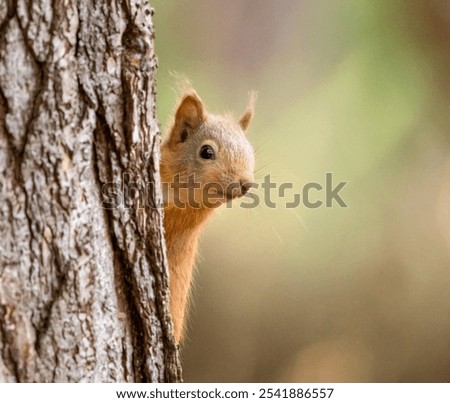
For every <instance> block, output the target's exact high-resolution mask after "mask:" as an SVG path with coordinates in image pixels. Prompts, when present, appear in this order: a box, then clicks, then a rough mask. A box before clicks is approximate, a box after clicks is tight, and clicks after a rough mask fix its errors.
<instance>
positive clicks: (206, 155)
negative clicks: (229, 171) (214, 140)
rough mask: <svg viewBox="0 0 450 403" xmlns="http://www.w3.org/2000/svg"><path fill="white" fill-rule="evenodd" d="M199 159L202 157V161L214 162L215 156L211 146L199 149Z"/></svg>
mask: <svg viewBox="0 0 450 403" xmlns="http://www.w3.org/2000/svg"><path fill="white" fill-rule="evenodd" d="M200 157H202V158H203V159H204V160H215V159H216V155H215V154H214V150H213V148H212V147H211V146H208V145H204V146H202V148H201V149H200Z"/></svg>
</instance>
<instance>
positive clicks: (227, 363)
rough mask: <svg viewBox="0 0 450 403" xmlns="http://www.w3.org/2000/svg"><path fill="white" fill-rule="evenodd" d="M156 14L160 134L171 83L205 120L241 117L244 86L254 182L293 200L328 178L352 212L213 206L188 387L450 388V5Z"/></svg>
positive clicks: (274, 4)
mask: <svg viewBox="0 0 450 403" xmlns="http://www.w3.org/2000/svg"><path fill="white" fill-rule="evenodd" d="M151 3H152V5H153V7H154V8H155V11H156V14H155V17H154V19H155V24H156V48H157V55H158V58H159V73H158V116H159V119H160V121H161V123H163V127H164V124H165V123H166V122H167V121H169V120H170V115H171V113H172V111H173V108H174V103H175V102H176V93H175V91H173V86H174V83H173V81H172V78H171V76H170V72H179V73H182V74H185V75H186V76H188V77H189V78H190V79H191V80H192V82H193V84H194V87H195V88H196V89H197V91H198V92H199V94H200V96H201V97H202V98H203V99H204V101H205V102H206V105H207V107H208V108H209V109H210V110H211V111H215V112H221V111H226V110H232V111H234V112H236V113H237V114H239V113H241V112H242V111H243V110H244V107H245V104H246V101H247V92H248V91H249V90H251V89H256V90H258V93H259V101H258V104H257V114H256V117H255V120H254V122H253V123H252V126H251V129H250V140H251V142H252V143H253V144H254V146H255V148H256V149H257V150H258V151H257V177H258V179H259V180H262V178H263V177H264V175H266V174H269V173H270V175H271V176H272V178H274V179H275V180H276V181H277V182H279V183H281V182H292V183H294V190H293V191H292V192H291V195H292V193H293V192H294V191H295V192H298V191H299V190H300V189H301V187H302V186H303V185H304V184H305V183H307V182H312V181H316V182H319V183H321V184H324V181H325V173H326V172H333V175H334V178H335V180H336V182H339V181H348V185H346V187H345V188H344V190H343V191H342V193H341V195H342V196H343V197H344V199H345V200H346V201H347V203H348V204H349V207H348V208H340V207H334V208H325V207H321V208H318V209H306V208H305V207H299V208H297V209H286V208H285V207H284V204H285V202H286V200H285V199H281V198H277V197H274V199H275V200H276V201H277V203H278V206H277V208H276V209H270V208H268V207H267V206H263V205H262V206H260V207H259V208H257V209H254V210H248V209H242V208H239V206H238V204H239V203H237V205H236V206H234V207H233V208H231V209H229V208H221V209H220V211H219V212H218V214H217V216H216V217H215V219H213V220H212V222H211V223H210V225H209V227H208V229H207V231H206V233H205V234H204V236H203V239H202V242H201V259H200V262H199V264H198V272H199V273H197V276H196V284H195V287H194V288H195V289H194V295H193V304H192V305H193V307H192V313H191V320H190V324H191V325H190V331H189V332H188V339H187V340H186V343H185V348H184V352H183V356H184V361H185V378H186V380H187V381H200V382H201V381H224V382H225V381H228V382H232V381H236V382H248V381H275V382H276V381H329V382H330V381H369V382H370V381H387V382H390V381H412V382H414V381H448V380H449V374H450V344H449V343H448V340H450V323H449V320H448V317H449V315H450V298H449V296H448V294H449V290H450V203H449V201H450V136H449V134H450V133H449V129H450V113H449V110H448V109H449V100H450V91H449V90H450V85H449V84H450V83H449V80H450V76H449V74H448V72H449V71H450V6H449V3H448V2H443V1H427V0H423V1H414V2H410V1H398V0H395V1H389V0H380V1H376V2H373V1H369V0H366V1H356V0H355V1H335V2H330V1H327V0H319V1H312V0H308V1H300V0H297V1H294V0H283V1H282V2H281V1H275V0H246V1H239V2H238V1H230V2H227V3H226V6H225V3H224V2H220V1H219V0H191V1H189V2H187V1H170V2H169V1H167V0H152V1H151ZM258 194H261V195H262V191H261V190H258ZM273 194H274V196H275V191H274V192H273Z"/></svg>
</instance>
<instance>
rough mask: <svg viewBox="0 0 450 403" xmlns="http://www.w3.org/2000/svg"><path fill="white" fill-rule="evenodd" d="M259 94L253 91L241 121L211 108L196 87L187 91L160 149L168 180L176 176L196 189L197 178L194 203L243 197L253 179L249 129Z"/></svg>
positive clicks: (217, 203)
mask: <svg viewBox="0 0 450 403" xmlns="http://www.w3.org/2000/svg"><path fill="white" fill-rule="evenodd" d="M255 99H256V97H255V95H254V94H251V96H250V101H249V104H248V106H247V109H246V111H245V112H244V114H243V115H242V117H241V118H240V119H239V120H237V119H235V118H234V117H232V116H230V115H214V114H210V113H208V112H207V111H206V108H205V106H204V104H203V102H202V100H201V99H200V97H199V96H198V94H197V93H196V92H195V91H194V90H190V91H189V92H187V93H185V94H184V96H183V97H182V99H181V102H180V104H179V105H178V108H177V110H176V113H175V122H174V124H173V127H172V129H171V131H170V134H169V136H168V138H167V139H166V141H165V142H164V143H163V145H162V149H161V150H162V162H161V176H162V179H163V182H166V183H173V182H174V179H175V177H176V176H178V178H179V182H181V183H185V184H186V183H189V184H190V185H189V186H188V187H191V188H192V182H195V186H194V187H195V191H194V192H195V202H199V203H200V205H201V206H205V205H206V206H208V205H210V206H212V207H215V206H217V205H219V204H222V203H224V202H226V201H227V200H230V199H233V198H236V197H241V196H244V195H245V194H246V193H247V192H248V191H249V190H250V188H251V187H252V184H253V182H254V176H253V171H254V165H255V159H254V151H253V148H252V146H251V145H250V143H249V141H248V140H247V137H246V135H245V131H246V130H247V128H248V126H249V125H250V121H251V120H252V117H253V113H254V103H255ZM175 180H176V179H175ZM181 199H186V195H184V196H181ZM183 201H186V200H183Z"/></svg>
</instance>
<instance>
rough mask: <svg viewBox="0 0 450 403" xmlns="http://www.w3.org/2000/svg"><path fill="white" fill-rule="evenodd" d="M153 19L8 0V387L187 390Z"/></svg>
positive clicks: (1, 247) (2, 80) (4, 127)
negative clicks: (85, 384)
mask: <svg viewBox="0 0 450 403" xmlns="http://www.w3.org/2000/svg"><path fill="white" fill-rule="evenodd" d="M152 14H153V10H152V8H151V7H150V5H149V4H148V1H147V0H0V178H1V182H0V251H1V257H0V259H1V260H0V381H3V382H5V381H12V382H58V381H64V382H79V381H96V382H108V381H110V382H143V381H149V382H150V381H151V382H162V381H169V382H173V381H181V369H180V364H179V358H178V351H177V347H176V344H175V341H174V338H173V332H172V322H171V319H170V314H169V309H168V307H169V303H168V298H169V295H168V269H167V258H166V254H165V242H164V236H163V227H162V211H161V209H160V208H152V207H151V205H155V202H156V200H158V198H159V192H160V179H159V143H160V135H159V129H158V125H157V121H156V117H155V70H156V65H157V62H156V57H155V54H154V46H153V36H154V33H153V25H152V18H151V17H152ZM110 183H115V184H116V187H117V186H119V187H120V188H124V187H126V185H127V184H130V186H134V187H138V188H139V189H141V190H142V189H143V187H144V185H145V186H146V189H145V190H146V192H147V193H146V195H147V197H148V201H149V203H146V204H144V205H143V204H142V197H139V195H138V194H137V192H134V193H133V192H132V193H131V194H130V195H129V196H130V197H129V198H128V199H125V196H126V195H125V194H123V192H122V193H121V192H117V191H115V192H109V193H108V197H109V199H108V200H109V201H111V198H112V201H113V202H114V203H113V204H120V206H119V207H118V208H109V209H105V208H103V207H104V206H105V204H104V201H105V199H104V197H103V194H104V193H105V189H106V188H105V186H109V185H107V184H110ZM148 184H150V185H151V186H148ZM102 203H103V204H102ZM108 206H109V207H110V205H108Z"/></svg>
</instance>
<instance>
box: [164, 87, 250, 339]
mask: <svg viewBox="0 0 450 403" xmlns="http://www.w3.org/2000/svg"><path fill="white" fill-rule="evenodd" d="M254 100H255V98H254V96H252V97H251V100H250V103H249V106H248V108H247V110H246V112H245V113H244V115H243V116H242V118H241V119H240V120H239V121H237V120H235V119H234V118H232V117H231V116H222V115H220V116H217V115H210V114H208V113H207V112H206V110H205V108H204V105H203V102H202V100H201V99H200V97H199V96H198V95H197V93H196V92H195V91H194V90H192V89H191V90H190V91H189V92H188V93H186V94H185V95H184V96H183V97H182V100H181V102H180V105H179V106H178V108H177V111H176V113H175V120H174V123H173V127H172V129H171V131H170V134H169V136H168V138H167V139H166V140H165V141H164V143H163V145H162V146H161V179H162V182H163V184H172V183H174V181H175V177H176V175H179V177H180V181H181V182H187V181H188V178H189V176H190V175H191V174H194V175H195V180H196V182H198V183H199V184H200V185H202V186H204V185H206V184H208V183H212V182H213V183H216V184H218V185H220V187H221V188H222V189H224V191H223V193H221V194H218V195H217V197H216V198H215V199H214V202H217V204H223V203H225V202H226V201H227V200H228V199H229V198H234V197H240V196H243V195H244V194H245V192H246V191H248V189H244V187H243V185H242V184H243V183H249V182H252V181H253V169H254V156H253V149H252V147H251V145H250V143H249V142H248V140H247V138H246V137H245V134H244V130H245V129H247V127H248V125H249V123H250V120H251V119H252V116H253V104H254ZM205 146H208V147H210V148H211V149H212V150H213V151H214V156H215V158H214V159H211V160H210V159H203V158H202V157H201V156H200V150H201V149H202V147H205ZM230 184H236V188H234V189H232V190H230V191H226V189H227V186H228V185H230ZM210 194H211V193H210ZM193 195H194V200H195V201H196V202H198V206H190V205H187V206H186V207H179V206H177V205H176V204H175V202H174V200H175V193H174V191H173V190H172V189H167V190H166V193H165V195H164V197H165V203H166V204H165V208H164V229H165V236H166V244H167V255H168V260H169V270H170V294H171V300H170V309H171V313H172V319H173V322H174V328H175V338H176V340H177V341H178V342H179V341H180V340H181V339H182V337H183V330H184V323H185V318H186V311H187V308H186V307H187V304H188V299H189V291H190V286H191V282H192V274H193V268H194V265H195V259H196V255H197V245H198V240H199V236H200V233H201V231H202V229H203V227H204V225H205V223H206V221H207V219H208V218H209V217H210V216H211V215H212V213H213V212H214V208H211V207H210V206H208V205H207V204H206V202H205V200H206V199H205V195H206V193H205V190H203V189H202V188H200V189H195V191H193ZM179 199H180V200H181V201H182V202H187V201H188V190H183V191H181V192H180V195H179Z"/></svg>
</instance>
